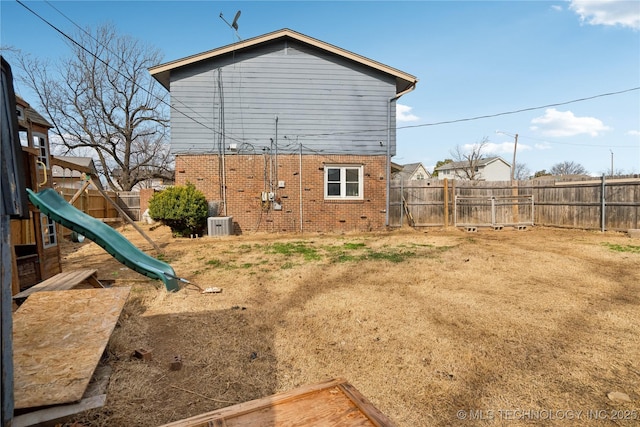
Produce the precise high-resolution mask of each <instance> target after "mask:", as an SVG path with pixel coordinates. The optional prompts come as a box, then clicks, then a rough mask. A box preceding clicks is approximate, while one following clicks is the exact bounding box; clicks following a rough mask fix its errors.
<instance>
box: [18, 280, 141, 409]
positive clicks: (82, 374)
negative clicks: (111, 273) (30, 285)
mask: <svg viewBox="0 0 640 427" xmlns="http://www.w3.org/2000/svg"><path fill="white" fill-rule="evenodd" d="M129 290H130V288H109V289H78V290H73V291H52V292H37V293H35V294H33V295H31V296H30V297H29V298H28V299H27V301H26V302H25V303H24V304H22V306H20V308H19V309H18V310H17V311H16V312H15V313H14V314H13V364H14V395H15V397H14V399H15V408H16V409H22V408H35V407H40V406H45V405H57V404H63V403H69V402H77V401H79V400H80V399H81V398H82V397H83V394H84V392H85V390H86V388H87V385H88V384H89V381H90V379H91V377H92V375H93V373H94V371H95V369H96V366H97V365H98V362H99V361H100V357H102V353H103V352H104V349H105V347H106V346H107V342H108V341H109V338H110V337H111V333H112V332H113V328H114V327H115V325H116V322H117V321H118V317H119V316H120V312H121V311H122V308H123V307H124V303H125V301H126V300H127V297H128V295H129Z"/></svg>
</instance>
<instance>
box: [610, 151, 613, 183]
mask: <svg viewBox="0 0 640 427" xmlns="http://www.w3.org/2000/svg"><path fill="white" fill-rule="evenodd" d="M609 151H610V152H611V177H612V178H613V151H612V150H611V149H609Z"/></svg>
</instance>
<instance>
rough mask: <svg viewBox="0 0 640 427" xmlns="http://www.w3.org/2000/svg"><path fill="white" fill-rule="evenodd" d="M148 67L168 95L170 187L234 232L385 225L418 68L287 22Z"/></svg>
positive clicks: (364, 228)
mask: <svg viewBox="0 0 640 427" xmlns="http://www.w3.org/2000/svg"><path fill="white" fill-rule="evenodd" d="M149 71H150V73H151V75H152V76H153V77H154V78H155V79H156V80H158V82H160V83H161V84H162V85H163V86H164V87H165V88H166V89H167V90H168V91H170V94H171V150H172V153H173V154H175V155H176V162H175V164H176V184H177V185H183V184H185V183H187V182H190V183H192V184H194V185H195V186H196V187H197V188H198V189H200V190H201V191H202V192H203V193H204V194H205V196H206V198H207V200H208V201H209V203H210V206H219V208H218V209H219V212H218V213H219V215H221V216H232V217H233V221H234V223H235V224H234V225H235V231H236V232H243V231H258V230H261V231H347V230H374V229H383V228H384V227H385V225H386V224H388V203H389V202H388V186H389V175H390V170H391V165H390V163H391V157H392V156H394V155H395V154H396V132H395V130H396V122H395V117H396V111H395V110H396V100H397V99H398V98H399V97H400V96H402V95H403V94H405V93H407V92H409V91H411V90H413V89H414V88H415V86H416V83H417V79H416V78H415V77H414V76H412V75H410V74H407V73H405V72H403V71H400V70H397V69H395V68H392V67H389V66H387V65H384V64H381V63H379V62H376V61H373V60H371V59H368V58H365V57H363V56H360V55H358V54H355V53H352V52H349V51H347V50H344V49H342V48H339V47H337V46H333V45H331V44H328V43H325V42H322V41H320V40H317V39H314V38H311V37H308V36H306V35H303V34H300V33H297V32H295V31H292V30H289V29H283V30H279V31H275V32H272V33H269V34H265V35H262V36H259V37H255V38H252V39H248V40H243V41H240V42H238V43H234V44H231V45H228V46H224V47H221V48H218V49H214V50H211V51H208V52H204V53H201V54H197V55H193V56H189V57H186V58H183V59H179V60H176V61H172V62H169V63H166V64H161V65H157V66H155V67H152V68H150V70H149Z"/></svg>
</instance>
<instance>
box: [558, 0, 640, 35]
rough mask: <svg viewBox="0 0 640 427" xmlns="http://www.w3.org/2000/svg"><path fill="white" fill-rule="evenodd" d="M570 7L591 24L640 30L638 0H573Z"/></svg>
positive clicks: (581, 18)
mask: <svg viewBox="0 0 640 427" xmlns="http://www.w3.org/2000/svg"><path fill="white" fill-rule="evenodd" d="M569 8H570V9H571V10H573V11H574V12H575V13H577V14H578V15H579V16H580V20H581V21H582V22H586V23H587V24H590V25H620V26H622V27H629V28H633V29H635V30H640V2H638V1H636V0H572V1H571V5H569Z"/></svg>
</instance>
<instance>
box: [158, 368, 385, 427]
mask: <svg viewBox="0 0 640 427" xmlns="http://www.w3.org/2000/svg"><path fill="white" fill-rule="evenodd" d="M254 425H255V426H261V427H270V426H274V427H275V426H280V427H282V426H314V427H337V426H340V427H365V426H366V427H369V426H378V427H383V426H385V427H386V426H392V425H393V423H392V422H391V421H390V420H389V419H388V418H387V417H386V416H385V415H384V414H383V413H382V412H380V411H379V410H378V409H377V408H376V407H375V406H373V404H371V403H370V402H369V401H368V400H367V399H366V398H365V397H364V396H363V395H362V394H360V392H359V391H358V390H356V389H355V387H353V386H352V385H351V384H349V383H348V382H346V381H345V380H343V379H336V380H330V381H327V382H324V383H320V384H315V385H310V386H305V387H301V388H299V389H296V390H292V391H288V392H284V393H279V394H275V395H273V396H268V397H265V398H262V399H257V400H252V401H250V402H244V403H240V404H238V405H234V406H229V407H227V408H223V409H219V410H217V411H213V412H208V413H206V414H202V415H197V416H195V417H191V418H188V419H186V420H180V421H176V422H173V423H170V424H166V425H165V426H163V427H208V426H224V427H240V426H254Z"/></svg>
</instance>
